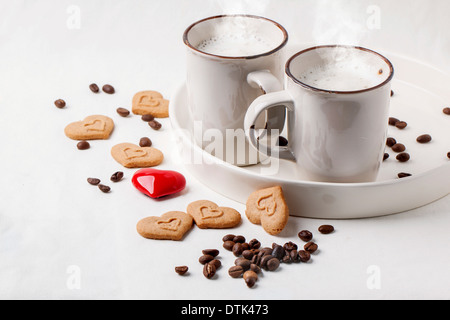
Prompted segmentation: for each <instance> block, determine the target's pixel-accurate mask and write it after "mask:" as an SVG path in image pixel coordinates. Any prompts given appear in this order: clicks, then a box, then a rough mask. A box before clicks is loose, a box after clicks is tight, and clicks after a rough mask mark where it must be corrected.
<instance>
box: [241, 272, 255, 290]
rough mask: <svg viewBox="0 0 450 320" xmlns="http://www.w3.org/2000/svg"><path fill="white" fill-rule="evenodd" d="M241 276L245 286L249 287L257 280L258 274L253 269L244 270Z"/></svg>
mask: <svg viewBox="0 0 450 320" xmlns="http://www.w3.org/2000/svg"><path fill="white" fill-rule="evenodd" d="M243 278H244V281H245V283H246V284H247V286H248V287H249V288H251V287H253V286H254V285H255V283H256V281H258V274H257V273H256V272H255V271H252V270H248V271H245V272H244V275H243Z"/></svg>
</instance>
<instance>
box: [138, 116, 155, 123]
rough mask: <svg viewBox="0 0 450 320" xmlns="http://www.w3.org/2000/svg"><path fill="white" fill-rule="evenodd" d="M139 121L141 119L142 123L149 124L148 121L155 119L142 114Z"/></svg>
mask: <svg viewBox="0 0 450 320" xmlns="http://www.w3.org/2000/svg"><path fill="white" fill-rule="evenodd" d="M141 119H142V121H145V122H149V121H152V120H155V117H154V116H152V115H151V114H144V115H143V116H142V117H141Z"/></svg>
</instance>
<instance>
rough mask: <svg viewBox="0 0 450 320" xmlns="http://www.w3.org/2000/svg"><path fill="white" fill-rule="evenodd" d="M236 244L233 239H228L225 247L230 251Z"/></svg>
mask: <svg viewBox="0 0 450 320" xmlns="http://www.w3.org/2000/svg"><path fill="white" fill-rule="evenodd" d="M234 245H235V243H234V242H233V241H231V240H227V241H225V242H224V243H223V247H224V248H225V249H226V250H228V251H232V250H233V246H234Z"/></svg>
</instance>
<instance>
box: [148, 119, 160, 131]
mask: <svg viewBox="0 0 450 320" xmlns="http://www.w3.org/2000/svg"><path fill="white" fill-rule="evenodd" d="M148 125H149V126H150V127H151V128H152V129H153V130H159V129H161V127H162V124H161V123H159V122H158V121H156V120H151V121H149V122H148Z"/></svg>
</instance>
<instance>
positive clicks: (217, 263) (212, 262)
mask: <svg viewBox="0 0 450 320" xmlns="http://www.w3.org/2000/svg"><path fill="white" fill-rule="evenodd" d="M208 263H209V264H213V265H214V267H216V270H217V269H219V268H220V267H221V266H222V262H220V260H218V259H213V260H211V261H210V262H208Z"/></svg>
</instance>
